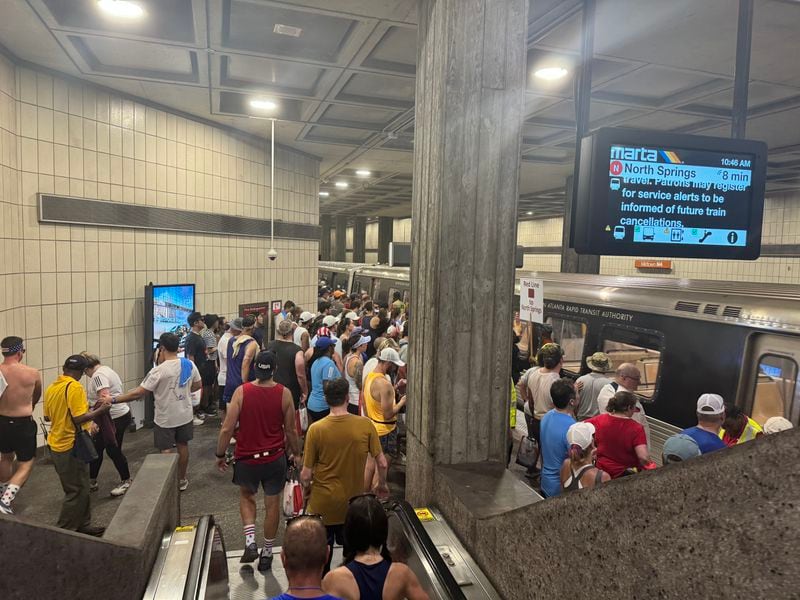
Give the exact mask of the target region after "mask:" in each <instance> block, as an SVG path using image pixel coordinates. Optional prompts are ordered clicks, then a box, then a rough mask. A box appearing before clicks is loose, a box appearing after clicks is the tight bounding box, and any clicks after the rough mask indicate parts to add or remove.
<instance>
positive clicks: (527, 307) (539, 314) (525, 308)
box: [519, 277, 544, 323]
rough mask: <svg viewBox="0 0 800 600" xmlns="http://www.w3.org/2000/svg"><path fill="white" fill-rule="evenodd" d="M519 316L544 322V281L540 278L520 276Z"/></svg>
mask: <svg viewBox="0 0 800 600" xmlns="http://www.w3.org/2000/svg"><path fill="white" fill-rule="evenodd" d="M519 318H520V320H522V321H533V322H534V323H544V281H542V280H541V279H530V278H527V277H520V279H519Z"/></svg>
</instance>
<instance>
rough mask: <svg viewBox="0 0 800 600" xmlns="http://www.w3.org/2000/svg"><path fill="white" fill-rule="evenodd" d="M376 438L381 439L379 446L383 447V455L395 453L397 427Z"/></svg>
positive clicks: (394, 454) (393, 454)
mask: <svg viewBox="0 0 800 600" xmlns="http://www.w3.org/2000/svg"><path fill="white" fill-rule="evenodd" d="M378 439H379V440H380V441H381V448H383V453H384V454H385V455H387V456H396V455H397V427H395V428H394V429H392V431H391V432H389V433H387V434H386V435H382V436H380V437H379V438H378Z"/></svg>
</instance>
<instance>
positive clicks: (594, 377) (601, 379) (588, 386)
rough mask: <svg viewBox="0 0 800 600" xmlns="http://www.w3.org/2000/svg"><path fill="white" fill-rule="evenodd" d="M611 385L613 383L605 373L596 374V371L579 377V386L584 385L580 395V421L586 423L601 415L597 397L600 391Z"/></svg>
mask: <svg viewBox="0 0 800 600" xmlns="http://www.w3.org/2000/svg"><path fill="white" fill-rule="evenodd" d="M609 383H611V379H609V378H608V377H606V376H605V375H604V374H603V373H595V372H594V371H593V372H591V373H587V374H586V375H582V376H580V377H578V381H577V384H582V385H583V388H582V389H581V391H580V394H578V397H579V400H580V402H579V404H578V411H577V412H578V415H577V416H578V420H579V421H584V420H586V419H588V418H590V417H594V416H596V415H598V414H600V410H599V409H598V408H597V396H598V395H600V390H602V389H603V387H604V386H606V385H608V384H609Z"/></svg>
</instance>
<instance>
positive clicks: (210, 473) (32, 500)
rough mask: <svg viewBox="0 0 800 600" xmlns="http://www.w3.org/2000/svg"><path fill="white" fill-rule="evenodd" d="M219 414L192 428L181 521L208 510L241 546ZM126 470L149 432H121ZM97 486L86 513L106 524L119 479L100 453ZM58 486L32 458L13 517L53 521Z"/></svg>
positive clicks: (396, 489)
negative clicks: (220, 453) (223, 469)
mask: <svg viewBox="0 0 800 600" xmlns="http://www.w3.org/2000/svg"><path fill="white" fill-rule="evenodd" d="M219 425H220V423H219V419H217V418H214V419H211V418H209V419H207V421H206V423H205V424H204V425H202V426H200V427H195V429H194V439H193V440H192V441H191V442H190V444H189V452H190V458H189V488H188V489H187V490H186V491H185V492H183V493H182V494H181V495H180V502H181V508H180V514H181V522H182V524H189V523H192V522H195V521H196V520H197V519H198V518H199V517H200V516H202V515H206V514H213V515H214V518H215V520H216V522H217V523H218V524H219V525H220V527H221V529H222V533H223V536H224V539H225V546H226V549H227V550H241V549H243V548H244V537H243V535H242V524H241V520H240V518H239V488H238V487H237V486H235V485H233V483H231V478H232V477H233V473H232V470H230V469H229V470H228V472H227V473H225V474H222V473H220V472H219V471H217V469H216V461H215V458H214V452H215V449H216V443H217V436H218V434H219ZM123 449H124V450H125V455H126V456H127V458H128V463H129V465H130V470H131V474H132V475H133V477H134V478H135V477H136V472H137V471H138V470H139V467H140V466H141V464H142V462H143V461H144V457H145V456H147V455H148V454H152V453H154V452H156V450H155V448H154V447H153V432H152V430H149V429H140V430H139V431H136V432H134V433H127V434H126V435H125V441H124V444H123ZM97 481H98V483H99V485H100V489H99V491H97V492H95V493H93V494H92V517H93V523H94V524H96V525H101V526H107V525H108V524H109V523H110V522H111V519H112V518H113V516H114V513H115V512H116V510H117V506H119V503H120V502H121V499H119V498H114V497H112V496H110V495H109V492H110V491H111V489H112V488H114V487H115V486H116V485H117V483H118V482H119V476H118V474H117V471H116V469H115V468H114V464H113V463H112V462H111V460H110V459H109V458H108V457H106V458H105V461H104V462H103V467H102V469H101V470H100V475H99V477H98V479H97ZM389 487H390V490H391V494H392V497H393V498H398V499H399V498H402V497H403V496H404V491H405V469H404V467H402V466H399V465H397V466H393V467H392V469H391V471H390V474H389ZM62 498H63V492H62V490H61V484H60V482H59V480H58V475H57V474H56V472H55V469H54V468H53V465H52V464H50V463H49V461H48V460H46V459H44V460H41V461H38V463H37V464H36V466H35V467H34V469H33V473H32V474H31V477H30V479H29V480H28V482H27V484H26V485H25V487H24V488H22V490H21V491H20V493H19V495H18V496H17V499H16V501H15V502H14V511H15V514H16V515H17V517H18V518H20V519H23V520H26V521H35V522H39V523H45V524H48V525H55V523H56V520H57V519H58V513H59V510H60V508H61V500H62ZM263 517H264V514H263V509H262V507H259V515H258V521H257V523H256V525H257V529H256V531H257V532H258V533H257V539H258V540H259V544H260V542H261V539H262V535H263V534H262V533H261V532H262V530H261V527H262V525H263ZM282 537H283V521H281V525H280V528H279V531H278V538H277V540H276V544H280V543H281V539H282Z"/></svg>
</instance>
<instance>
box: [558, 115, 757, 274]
mask: <svg viewBox="0 0 800 600" xmlns="http://www.w3.org/2000/svg"><path fill="white" fill-rule="evenodd" d="M766 164H767V147H766V144H764V143H763V142H756V141H750V140H735V139H728V138H711V137H705V136H696V135H684V134H674V133H664V132H661V131H647V130H637V129H621V128H606V129H600V130H598V131H597V132H595V133H594V134H593V135H591V136H589V137H586V138H584V139H583V141H582V144H581V156H580V167H579V175H578V188H577V195H576V198H575V230H574V238H573V240H572V241H573V246H574V248H575V250H576V251H577V252H578V253H582V254H610V255H622V256H653V255H660V256H675V257H686V258H726V259H755V258H758V256H759V254H760V252H761V223H762V219H763V211H764V182H765V176H766Z"/></svg>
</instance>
